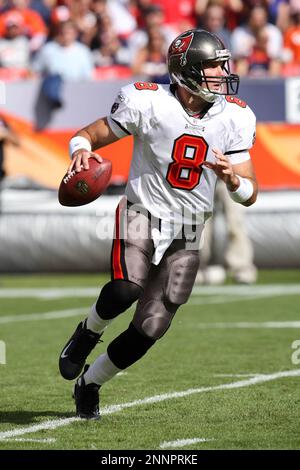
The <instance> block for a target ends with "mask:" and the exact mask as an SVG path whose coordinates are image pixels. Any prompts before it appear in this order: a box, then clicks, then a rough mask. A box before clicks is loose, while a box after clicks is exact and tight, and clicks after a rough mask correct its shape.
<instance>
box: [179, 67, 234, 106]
mask: <svg viewBox="0 0 300 470" xmlns="http://www.w3.org/2000/svg"><path fill="white" fill-rule="evenodd" d="M216 62H219V63H220V65H221V66H222V69H223V70H224V71H225V74H226V75H223V76H221V77H220V76H216V75H205V68H206V67H209V65H210V63H209V62H199V64H197V65H193V66H191V67H190V69H188V70H185V71H182V73H181V74H180V75H178V74H176V76H175V74H172V77H171V78H172V79H174V80H175V81H176V82H177V83H178V84H179V85H180V86H182V87H183V88H185V89H186V90H187V91H189V92H190V93H192V94H193V95H197V96H200V97H201V98H203V99H204V100H205V101H208V102H209V103H213V102H214V101H215V100H216V97H217V96H216V95H236V94H237V92H238V89H239V76H238V75H236V74H233V73H231V72H230V66H229V61H228V59H227V60H223V61H216V60H212V61H211V63H216ZM215 84H218V85H219V89H216V88H214V87H213V85H215Z"/></svg>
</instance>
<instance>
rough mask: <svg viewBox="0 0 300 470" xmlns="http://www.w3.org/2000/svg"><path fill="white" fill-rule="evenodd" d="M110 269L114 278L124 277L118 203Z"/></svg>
mask: <svg viewBox="0 0 300 470" xmlns="http://www.w3.org/2000/svg"><path fill="white" fill-rule="evenodd" d="M112 269H113V278H114V279H124V273H123V270H122V264H121V240H120V204H119V205H118V207H117V210H116V222H115V239H114V243H113V252H112Z"/></svg>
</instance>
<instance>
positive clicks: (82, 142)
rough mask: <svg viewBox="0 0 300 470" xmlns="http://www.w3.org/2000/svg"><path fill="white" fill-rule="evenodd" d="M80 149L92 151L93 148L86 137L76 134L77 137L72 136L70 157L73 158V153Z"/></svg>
mask: <svg viewBox="0 0 300 470" xmlns="http://www.w3.org/2000/svg"><path fill="white" fill-rule="evenodd" d="M80 149H84V150H88V151H89V152H90V151H91V150H92V146H91V143H90V141H89V140H88V139H86V138H85V137H82V136H81V135H75V137H72V139H71V140H70V142H69V154H70V157H71V158H73V153H74V152H76V150H80Z"/></svg>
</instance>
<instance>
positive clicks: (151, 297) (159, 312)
mask: <svg viewBox="0 0 300 470" xmlns="http://www.w3.org/2000/svg"><path fill="white" fill-rule="evenodd" d="M172 245H173V246H171V247H170V249H169V250H168V251H167V252H166V254H165V255H164V257H163V259H162V261H161V262H160V264H159V265H158V266H155V265H151V268H150V270H149V274H148V280H147V283H146V285H145V289H144V291H143V293H142V295H141V297H140V298H139V301H138V305H137V309H136V312H135V314H134V318H133V324H134V326H135V327H136V328H137V330H138V331H140V332H141V333H142V334H145V335H146V336H149V337H151V338H154V339H159V338H160V337H161V336H163V335H164V334H165V332H166V331H167V329H168V328H169V326H170V324H171V321H172V319H173V317H174V315H175V313H176V311H177V309H178V308H179V306H180V305H182V304H184V303H186V302H187V301H188V299H189V296H190V294H191V291H192V288H193V285H194V282H195V278H196V275H197V271H198V267H199V252H198V250H186V249H180V248H179V249H178V250H175V251H173V250H174V248H175V242H173V244H172ZM179 246H180V244H179Z"/></svg>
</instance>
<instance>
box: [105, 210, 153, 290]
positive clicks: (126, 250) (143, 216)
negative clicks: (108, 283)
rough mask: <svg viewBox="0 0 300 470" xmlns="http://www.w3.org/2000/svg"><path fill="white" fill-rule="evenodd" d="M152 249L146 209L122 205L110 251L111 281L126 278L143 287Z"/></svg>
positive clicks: (117, 216)
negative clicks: (141, 209) (140, 209)
mask: <svg viewBox="0 0 300 470" xmlns="http://www.w3.org/2000/svg"><path fill="white" fill-rule="evenodd" d="M121 203H122V202H121ZM123 204H124V203H123ZM153 251H154V246H153V241H152V239H151V236H150V220H149V217H148V214H147V212H146V211H144V212H143V211H139V210H138V208H136V207H135V206H133V205H131V206H129V207H128V206H125V207H124V206H123V207H121V209H120V207H119V208H118V209H117V213H116V224H115V235H114V240H113V246H112V253H111V274H112V280H115V279H124V280H128V281H131V282H134V283H136V284H138V285H139V286H141V287H143V288H144V287H145V284H146V281H147V277H148V273H149V269H150V265H151V260H152V256H153Z"/></svg>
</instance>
